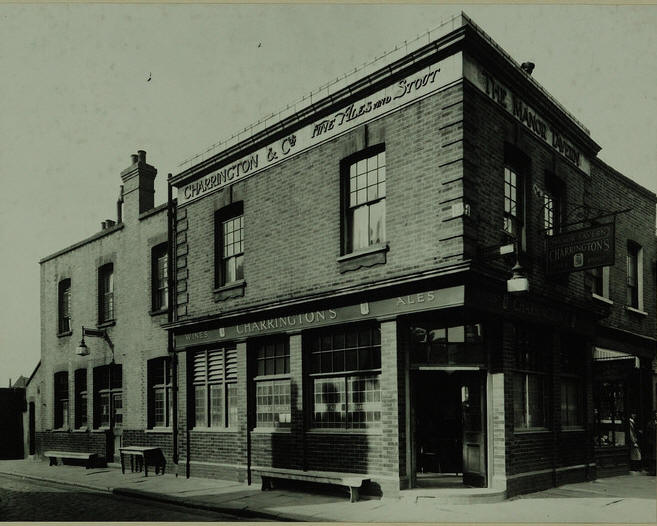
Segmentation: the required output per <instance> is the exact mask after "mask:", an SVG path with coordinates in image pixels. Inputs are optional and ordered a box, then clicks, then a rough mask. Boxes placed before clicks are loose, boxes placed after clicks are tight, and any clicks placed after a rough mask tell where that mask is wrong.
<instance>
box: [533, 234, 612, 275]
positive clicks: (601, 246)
mask: <svg viewBox="0 0 657 526" xmlns="http://www.w3.org/2000/svg"><path fill="white" fill-rule="evenodd" d="M614 241H615V225H614V223H608V224H604V225H598V226H593V227H589V228H583V229H581V230H577V231H575V232H567V233H564V234H555V235H553V236H549V237H547V238H546V239H545V273H546V274H560V273H563V272H576V271H578V270H585V269H588V268H595V267H606V266H610V265H613V264H614V260H615V255H616V254H615V243H614Z"/></svg>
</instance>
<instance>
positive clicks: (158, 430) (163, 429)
mask: <svg viewBox="0 0 657 526" xmlns="http://www.w3.org/2000/svg"><path fill="white" fill-rule="evenodd" d="M144 433H155V434H157V433H173V429H171V428H170V427H151V428H149V429H144Z"/></svg>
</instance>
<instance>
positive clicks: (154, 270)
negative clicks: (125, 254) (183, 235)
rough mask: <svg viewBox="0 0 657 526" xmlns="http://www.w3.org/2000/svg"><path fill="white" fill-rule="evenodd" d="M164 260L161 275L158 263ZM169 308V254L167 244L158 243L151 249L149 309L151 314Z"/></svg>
mask: <svg viewBox="0 0 657 526" xmlns="http://www.w3.org/2000/svg"><path fill="white" fill-rule="evenodd" d="M161 260H164V270H163V272H162V273H161V272H160V270H161V266H160V261H161ZM168 308H169V254H168V244H167V243H166V242H165V243H160V244H159V245H156V246H154V247H153V248H152V249H151V309H152V312H161V311H166V310H167V309H168Z"/></svg>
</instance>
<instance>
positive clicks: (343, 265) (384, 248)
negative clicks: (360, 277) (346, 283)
mask: <svg viewBox="0 0 657 526" xmlns="http://www.w3.org/2000/svg"><path fill="white" fill-rule="evenodd" d="M388 250H390V244H389V243H380V244H377V245H372V246H370V247H367V248H363V249H361V250H357V251H356V252H352V253H350V254H345V255H344V256H340V257H339V258H338V259H337V261H338V265H339V267H340V274H343V273H345V272H349V271H350V270H356V269H359V268H361V267H373V266H374V265H383V264H385V262H386V259H387V255H386V253H387V252H388Z"/></svg>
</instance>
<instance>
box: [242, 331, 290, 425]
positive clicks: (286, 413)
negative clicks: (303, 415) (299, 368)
mask: <svg viewBox="0 0 657 526" xmlns="http://www.w3.org/2000/svg"><path fill="white" fill-rule="evenodd" d="M252 355H253V358H254V360H255V367H254V369H255V370H254V375H255V376H254V378H253V381H254V383H255V403H256V426H257V427H260V428H268V427H269V428H276V427H288V426H289V425H290V422H291V420H292V415H291V393H290V348H289V345H288V340H287V338H273V339H266V340H259V341H257V342H256V343H255V344H254V345H253V354H252Z"/></svg>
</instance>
